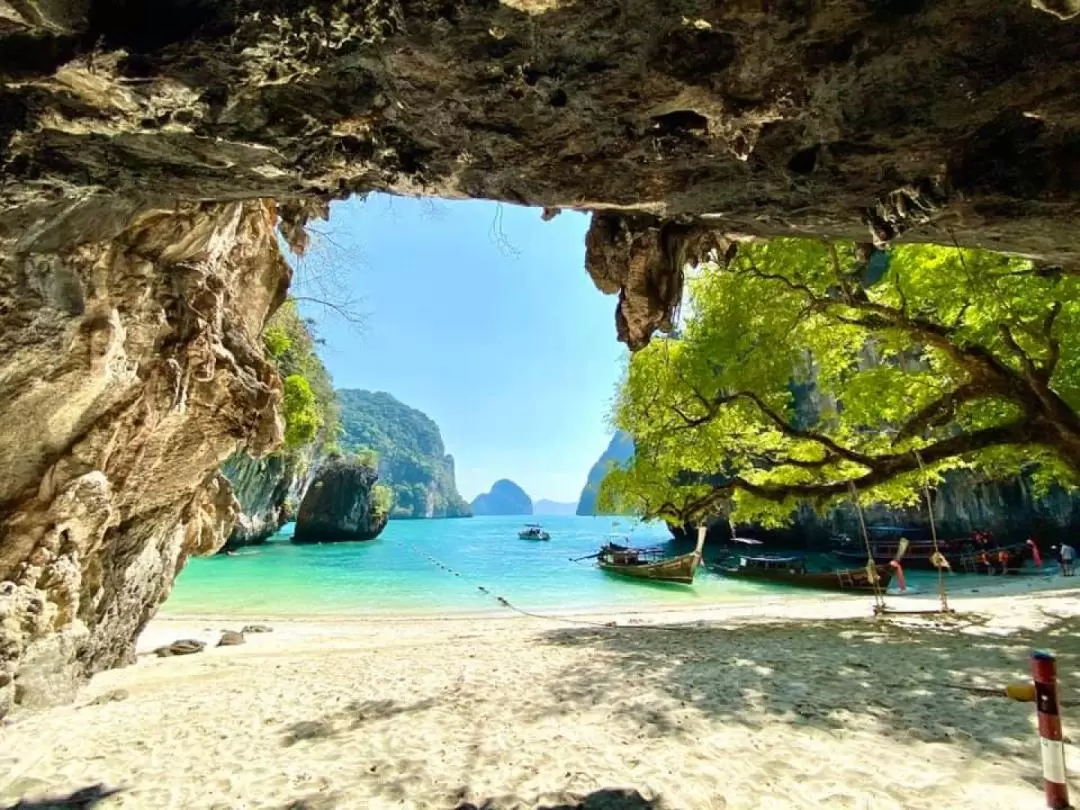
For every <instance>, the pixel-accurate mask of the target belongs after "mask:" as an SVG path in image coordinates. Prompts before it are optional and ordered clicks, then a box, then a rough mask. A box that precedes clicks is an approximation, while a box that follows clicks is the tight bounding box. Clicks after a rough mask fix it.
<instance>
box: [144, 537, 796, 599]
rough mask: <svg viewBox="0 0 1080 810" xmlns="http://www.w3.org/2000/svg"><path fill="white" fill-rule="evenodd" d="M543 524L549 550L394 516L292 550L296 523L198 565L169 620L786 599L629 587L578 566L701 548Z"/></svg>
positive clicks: (717, 584)
mask: <svg viewBox="0 0 1080 810" xmlns="http://www.w3.org/2000/svg"><path fill="white" fill-rule="evenodd" d="M535 520H537V521H538V522H540V523H542V524H543V526H544V528H545V529H547V530H548V531H549V532H550V533H551V540H550V542H546V543H545V542H529V541H526V540H519V539H518V536H517V532H518V530H519V529H520V528H521V527H522V525H523V518H521V517H479V518H471V519H461V520H395V521H391V522H390V524H389V525H388V526H387V527H386V530H385V531H384V532H383V533H382V534H381V535H380V536H379V537H378V538H377V539H376V540H373V541H371V542H368V543H328V544H326V545H293V544H292V543H290V542H289V536H290V535H291V533H292V526H291V525H290V526H286V527H285V528H284V529H283V530H282V532H281V533H280V534H279V535H278V536H277V537H275V538H273V539H272V540H271V541H270V542H269V543H267V544H266V545H263V546H256V547H252V548H247V549H241V550H239V551H238V552H237V553H236V554H235V556H224V555H219V556H216V557H209V558H202V559H194V560H192V561H191V562H189V564H188V566H187V568H186V569H185V570H184V572H183V573H182V574H181V575H180V577H179V578H178V579H177V582H176V585H175V587H174V589H173V592H172V595H171V596H170V597H169V599H168V601H167V602H166V603H165V605H164V607H163V608H162V611H161V612H162V614H163V615H167V616H168V615H173V616H176V615H196V614H198V615H233V616H252V617H255V616H332V615H334V616H372V615H387V614H417V615H432V614H437V615H452V614H463V613H465V614H468V613H480V612H487V611H504V610H505V608H501V607H500V606H499V604H498V603H497V602H496V601H495V600H494V599H493V598H492V597H491V596H488V595H485V594H484V593H483V592H481V591H480V590H479V587H481V586H482V587H484V588H486V589H487V590H488V591H490V592H491V593H492V594H496V595H498V596H502V597H504V598H506V599H508V600H510V601H511V602H512V603H513V604H515V605H516V606H518V607H520V608H523V609H525V610H530V611H539V612H555V611H572V610H604V609H609V608H610V609H625V608H634V607H650V606H652V607H665V606H685V607H692V606H697V605H707V604H710V603H715V602H728V601H737V600H745V599H747V598H751V597H754V596H757V595H760V594H763V593H774V594H775V593H776V589H771V588H768V587H765V586H758V585H751V584H747V583H743V582H734V581H732V580H729V579H724V578H722V577H720V576H719V575H717V574H714V573H712V572H711V571H708V570H707V569H705V570H699V571H698V576H697V578H696V580H695V582H694V584H693V585H692V586H686V585H674V584H665V583H648V582H637V581H632V580H626V579H622V578H619V577H617V576H614V575H611V574H607V573H605V572H603V571H601V570H599V569H598V568H597V567H596V565H595V562H594V561H593V560H583V561H581V562H571V561H570V558H573V557H581V556H583V555H586V554H592V553H593V552H595V551H596V549H597V548H598V547H599V546H600V545H601V544H602V543H603V542H604V541H605V540H606V539H607V538H608V537H609V536H610V535H611V534H612V533H613V532H618V533H620V534H624V535H625V534H627V533H629V534H630V539H631V541H632V543H633V544H634V545H663V546H665V547H666V548H668V549H669V550H670V552H671V553H673V554H676V553H683V552H686V551H690V550H692V548H690V547H687V546H685V545H679V544H676V543H675V542H674V541H672V540H671V538H670V535H669V534H668V532H667V530H666V528H665V527H664V526H663V524H653V525H642V524H631V523H630V522H629V521H622V522H620V523H618V524H615V522H614V521H613V520H612V519H611V518H593V517H549V518H544V517H538V518H535ZM706 551H707V552H708V550H706ZM706 558H707V559H708V558H709V554H708V553H706ZM432 559H434V560H437V561H438V563H441V564H442V565H443V566H446V567H447V568H450V569H451V571H447V570H445V568H443V567H440V565H438V564H436V563H434V562H432ZM785 593H790V591H785Z"/></svg>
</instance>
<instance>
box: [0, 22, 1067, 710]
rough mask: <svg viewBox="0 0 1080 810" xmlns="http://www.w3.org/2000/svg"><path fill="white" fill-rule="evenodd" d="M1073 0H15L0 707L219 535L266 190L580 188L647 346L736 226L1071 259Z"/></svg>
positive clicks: (251, 410) (5, 213) (338, 194)
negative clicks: (695, 272)
mask: <svg viewBox="0 0 1080 810" xmlns="http://www.w3.org/2000/svg"><path fill="white" fill-rule="evenodd" d="M1075 5H1076V4H1075V3H1073V2H1054V3H1050V2H1045V0H1040V2H1038V3H1035V4H1028V3H1025V2H1022V0H1009V2H1004V1H1003V0H949V1H948V2H946V1H945V0H938V1H936V2H935V1H934V0H836V2H830V3H827V4H826V3H809V2H802V1H801V0H733V1H732V2H725V3H716V2H708V1H707V0H588V2H586V0H501V1H500V0H233V1H232V2H212V1H211V0H0V262H2V264H0V267H2V274H0V330H2V331H0V417H3V421H2V422H0V424H2V425H4V428H3V430H2V431H0V469H4V470H5V477H4V478H3V480H2V482H0V521H2V529H0V532H2V534H0V582H2V584H0V588H2V595H0V600H2V602H0V621H2V622H3V635H2V637H0V644H2V646H0V661H2V666H3V670H2V674H0V711H2V710H3V707H4V706H6V705H7V704H8V703H10V701H11V700H12V699H14V698H18V699H19V700H20V701H22V702H31V701H34V700H37V699H39V698H41V699H43V698H44V696H46V695H47V694H49V693H52V694H53V695H54V696H57V695H59V694H61V693H63V692H64V689H61V688H59V686H50V685H49V684H48V683H47V682H46V681H45V673H49V672H52V673H57V674H56V676H55V677H56V678H57V679H59V680H64V679H68V678H69V677H70V678H74V677H76V676H78V675H80V674H86V673H88V672H92V671H94V670H96V669H99V668H101V667H105V666H111V665H114V664H117V663H120V662H122V661H124V660H127V659H128V658H129V656H130V651H131V643H132V639H133V637H134V634H135V633H136V631H137V630H138V628H139V627H140V626H141V625H142V624H143V623H144V622H145V620H146V619H147V617H148V616H149V615H151V613H152V612H153V610H154V608H155V607H156V605H157V604H158V603H159V602H160V600H161V598H162V597H163V596H164V594H165V592H167V590H168V588H169V586H170V583H171V580H172V577H173V575H174V574H175V572H176V571H177V570H178V569H179V567H180V566H181V565H182V563H183V559H184V557H185V556H186V555H187V554H188V553H192V552H196V551H209V550H211V549H212V547H213V546H214V545H215V544H216V543H218V542H219V540H220V536H221V532H222V531H225V530H227V527H228V524H229V523H231V519H232V514H233V512H234V511H235V509H236V504H235V502H234V500H233V499H232V497H231V495H228V491H227V490H226V489H225V488H224V486H223V485H222V483H221V479H219V478H217V477H216V474H215V472H214V471H215V470H216V469H217V468H218V467H219V466H220V464H221V462H222V461H223V460H224V459H225V458H226V457H227V456H229V454H230V453H232V452H234V451H236V450H238V449H241V448H244V447H246V448H247V449H248V450H249V451H251V452H253V453H256V454H257V453H258V452H259V450H260V449H261V448H265V447H269V446H271V445H272V444H273V443H274V441H275V438H276V434H277V419H276V417H275V415H274V407H273V404H274V402H275V400H276V398H277V396H278V393H277V385H278V383H277V382H276V380H275V377H274V375H273V374H272V372H271V371H270V369H269V367H268V366H267V364H266V363H265V362H264V360H263V358H262V356H261V354H260V349H259V347H258V344H257V342H256V340H255V337H256V334H257V332H258V329H259V327H260V325H261V323H262V321H263V319H264V318H265V316H266V314H267V312H268V311H269V310H271V309H272V308H273V306H274V304H275V302H277V301H278V300H280V296H281V295H282V293H283V286H284V279H285V278H286V276H287V271H286V268H285V267H284V265H283V263H282V262H281V260H280V257H279V255H278V253H277V249H276V244H275V242H274V239H273V235H272V233H271V224H272V219H273V217H274V214H275V212H276V214H277V215H279V217H280V227H281V231H282V233H283V234H284V235H285V236H286V238H287V239H289V240H290V241H291V242H292V243H293V244H294V245H297V246H301V245H302V244H303V242H304V234H303V223H304V222H305V220H306V219H307V218H309V217H311V216H318V215H323V214H325V213H326V210H327V206H328V203H329V201H331V200H333V199H339V198H342V197H345V196H348V195H350V194H353V193H364V192H368V191H372V190H382V191H389V192H393V193H401V194H432V195H439V196H443V197H451V198H455V197H456V198H464V197H475V198H487V199H493V200H500V201H504V202H508V203H514V204H523V205H535V206H542V207H544V208H545V212H544V216H545V217H551V216H555V215H557V214H558V212H559V210H560V209H562V208H573V209H578V210H587V211H593V212H595V215H594V217H593V226H592V228H591V230H590V233H589V236H588V240H587V254H586V265H587V270H588V271H589V273H590V274H591V275H592V277H593V279H594V281H595V282H596V284H597V286H598V287H599V288H600V289H601V290H603V291H604V292H608V293H612V294H618V296H619V303H618V305H617V312H616V327H617V330H618V334H619V337H620V339H621V340H623V341H625V342H626V343H628V344H629V345H630V346H631V347H632V348H636V347H639V346H641V345H644V343H645V342H647V340H648V339H649V335H650V334H651V333H652V331H653V330H654V329H655V328H657V327H661V326H665V325H666V324H668V323H669V322H670V319H671V317H672V309H673V307H674V306H675V305H676V304H677V302H678V300H679V295H680V290H681V280H682V279H681V273H682V267H683V264H684V263H685V262H687V261H694V260H696V259H699V258H701V257H702V256H704V255H706V254H707V253H708V252H709V251H710V250H716V249H719V250H725V249H727V247H728V246H729V245H730V243H731V240H733V239H738V238H741V237H742V236H745V235H771V234H808V235H832V236H841V237H847V238H852V239H857V240H862V241H874V242H878V243H881V242H883V241H886V240H890V239H898V238H899V239H920V240H935V241H944V242H952V241H954V240H955V241H957V242H959V243H961V244H969V245H982V246H986V247H991V248H998V249H1002V250H1012V251H1016V252H1020V253H1023V254H1026V255H1031V256H1033V257H1038V258H1040V259H1041V260H1044V261H1046V262H1049V263H1060V264H1063V265H1070V266H1076V261H1077V259H1078V257H1080V231H1078V230H1077V229H1076V228H1075V227H1074V226H1075V222H1076V221H1077V218H1078V217H1077V214H1078V213H1080V210H1078V209H1080V205H1078V198H1080V194H1078V191H1080V103H1078V102H1080V37H1078V35H1077V24H1076V20H1075V18H1072V19H1069V18H1070V15H1072V14H1073V12H1074V11H1075ZM1047 10H1050V11H1051V12H1052V13H1047ZM258 199H273V200H276V201H277V203H276V209H273V210H272V209H271V208H270V207H268V205H267V204H263V203H260V202H255V201H256V200H258ZM64 682H65V683H66V682H67V681H66V680H64Z"/></svg>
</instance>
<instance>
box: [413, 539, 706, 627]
mask: <svg viewBox="0 0 1080 810" xmlns="http://www.w3.org/2000/svg"><path fill="white" fill-rule="evenodd" d="M409 547H410V548H411V549H412V550H413V551H414V552H416V554H418V555H420V556H421V557H424V558H425V559H426V560H427V561H428V562H430V563H431V564H432V565H434V566H435V567H436V568H441V569H442V570H443V571H445V572H446V573H448V574H452V575H453V576H455V577H459V578H461V579H464V580H467V581H469V582H471V583H473V584H475V585H476V589H477V590H478V591H480V593H482V594H484V595H485V596H489V597H491V598H492V599H494V600H495V601H496V602H498V603H499V604H500V605H502V606H503V607H505V608H509V609H510V610H512V611H514V612H515V613H520V614H521V615H522V616H529V617H530V618H533V619H546V620H548V621H552V622H562V623H564V624H578V625H580V624H584V625H589V626H590V627H603V628H607V629H611V628H619V629H624V630H625V629H631V630H669V631H678V630H685V629H686V628H685V627H673V626H671V625H664V624H623V625H620V624H616V623H615V622H613V621H612V622H596V621H591V620H589V619H572V618H568V617H566V616H549V615H545V614H543V613H533V612H532V611H529V610H525V609H524V608H519V607H518V606H517V605H515V604H514V603H513V602H511V601H510V600H509V599H507V598H506V597H505V596H499V595H498V594H497V593H494V592H493V591H492V590H490V589H489V588H486V587H485V586H484V585H482V584H480V583H479V582H478V580H477V579H476V578H475V577H471V576H468V575H466V574H463V573H462V572H460V571H458V570H456V569H454V568H451V567H450V566H449V565H447V564H446V563H444V562H442V561H441V560H438V559H436V558H435V557H433V556H432V555H430V554H428V553H427V552H426V551H424V550H422V549H419V548H417V547H416V545H415V544H413V543H410V544H409Z"/></svg>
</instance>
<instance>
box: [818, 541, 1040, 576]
mask: <svg viewBox="0 0 1080 810" xmlns="http://www.w3.org/2000/svg"><path fill="white" fill-rule="evenodd" d="M1002 550H1004V551H1007V552H1008V553H1009V562H1008V564H1007V566H1006V573H1008V574H1018V573H1020V567H1021V566H1022V565H1023V564H1024V560H1025V559H1026V557H1027V553H1028V551H1027V548H1026V547H1025V546H1023V545H1012V546H1006V547H1004V548H992V549H988V550H987V555H988V556H989V558H990V561H991V568H990V571H991V572H993V573H996V572H999V571H1000V565H1001V564H1000V561H999V560H998V557H997V555H998V552H999V551H1002ZM833 556H834V557H836V558H837V559H838V560H841V561H843V562H845V563H851V564H853V565H860V564H861V565H865V564H866V551H865V550H862V551H856V550H846V549H845V550H836V551H833ZM943 556H944V557H945V559H946V560H948V562H949V568H950V569H951V570H952V571H954V572H956V573H970V574H981V573H987V568H986V566H985V565H983V564H982V563H980V562H979V555H978V553H977V552H973V551H969V552H955V551H954V552H943ZM894 558H895V552H893V551H892V550H891V549H890V551H889V552H887V553H882V552H875V553H874V563H875V565H888V564H889V563H890V562H891V561H892V560H893V559H894ZM900 564H901V565H903V566H904V570H905V571H936V570H937V567H936V566H935V565H934V564H933V563H932V562H930V554H929V553H924V552H922V551H919V552H915V553H912V551H910V550H909V551H908V553H907V554H905V555H904V556H903V557H902V558H901V559H900Z"/></svg>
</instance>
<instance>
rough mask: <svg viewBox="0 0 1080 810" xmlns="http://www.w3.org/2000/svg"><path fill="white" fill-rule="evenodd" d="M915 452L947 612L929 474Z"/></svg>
mask: <svg viewBox="0 0 1080 810" xmlns="http://www.w3.org/2000/svg"><path fill="white" fill-rule="evenodd" d="M912 452H913V453H914V454H915V460H916V461H918V462H919V471H920V472H921V473H922V479H923V492H924V493H925V495H926V514H927V516H928V517H929V518H930V539H931V540H932V541H933V543H934V567H935V568H937V575H938V596H939V597H940V598H941V612H942V613H948V612H949V598H948V596H947V595H946V592H945V566H944V565H941V563H942V562H944V561H945V557H944V555H943V554H942V553H941V550H940V549H939V548H938V539H937V526H936V525H935V523H934V503H933V501H931V500H930V476H929V474H927V472H926V467H925V466H924V465H923V460H922V456H921V455H919V451H918V450H912Z"/></svg>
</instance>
